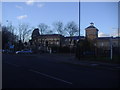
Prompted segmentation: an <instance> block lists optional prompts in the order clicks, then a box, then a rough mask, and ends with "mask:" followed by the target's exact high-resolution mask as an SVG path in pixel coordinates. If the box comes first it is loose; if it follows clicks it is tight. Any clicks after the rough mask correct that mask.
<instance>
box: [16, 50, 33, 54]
mask: <svg viewBox="0 0 120 90" xmlns="http://www.w3.org/2000/svg"><path fill="white" fill-rule="evenodd" d="M16 54H32V51H31V50H22V51H16Z"/></svg>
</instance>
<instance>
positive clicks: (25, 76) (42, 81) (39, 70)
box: [2, 54, 120, 89]
mask: <svg viewBox="0 0 120 90" xmlns="http://www.w3.org/2000/svg"><path fill="white" fill-rule="evenodd" d="M51 59H60V58H59V57H58V58H57V57H55V58H52V57H51V56H47V57H45V55H44V57H43V56H42V54H41V55H40V57H39V58H38V57H36V56H33V55H8V54H6V55H3V59H2V67H3V68H2V88H3V89H4V88H119V84H120V78H119V76H120V75H119V71H118V70H108V69H97V68H89V67H83V66H76V65H72V64H64V63H59V62H54V61H53V60H51Z"/></svg>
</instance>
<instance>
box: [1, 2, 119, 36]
mask: <svg viewBox="0 0 120 90" xmlns="http://www.w3.org/2000/svg"><path fill="white" fill-rule="evenodd" d="M78 6H79V4H78V2H33V1H32V2H3V3H2V23H3V24H4V25H7V24H8V22H6V21H9V22H11V23H12V24H13V26H16V27H17V26H18V24H19V23H28V24H29V25H30V26H31V27H37V25H38V24H39V23H45V24H47V25H49V26H50V27H51V29H52V25H53V23H54V22H56V21H62V22H63V23H64V25H66V24H67V23H68V22H70V21H74V22H76V23H77V25H78V24H79V21H78V20H79V7H78ZM91 22H93V23H94V24H95V27H96V28H98V29H99V36H110V35H112V36H116V35H117V28H118V5H117V2H82V3H81V4H80V28H81V35H85V28H86V27H88V26H89V25H90V23H91Z"/></svg>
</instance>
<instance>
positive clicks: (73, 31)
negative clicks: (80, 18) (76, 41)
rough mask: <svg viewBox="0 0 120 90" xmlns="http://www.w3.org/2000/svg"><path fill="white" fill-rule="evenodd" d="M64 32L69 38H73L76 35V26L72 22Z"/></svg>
mask: <svg viewBox="0 0 120 90" xmlns="http://www.w3.org/2000/svg"><path fill="white" fill-rule="evenodd" d="M64 30H65V31H66V32H67V34H69V36H74V35H76V34H77V33H78V26H77V24H76V23H75V22H74V21H71V22H68V23H67V25H66V26H65V28H64Z"/></svg>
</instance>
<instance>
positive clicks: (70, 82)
mask: <svg viewBox="0 0 120 90" xmlns="http://www.w3.org/2000/svg"><path fill="white" fill-rule="evenodd" d="M29 71H32V72H35V73H38V74H40V75H43V76H46V77H49V78H52V79H55V80H58V81H61V82H64V83H67V84H72V83H71V82H68V81H65V80H62V79H59V78H56V77H53V76H50V75H47V74H45V73H41V72H39V71H35V70H32V69H30V70H29Z"/></svg>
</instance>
